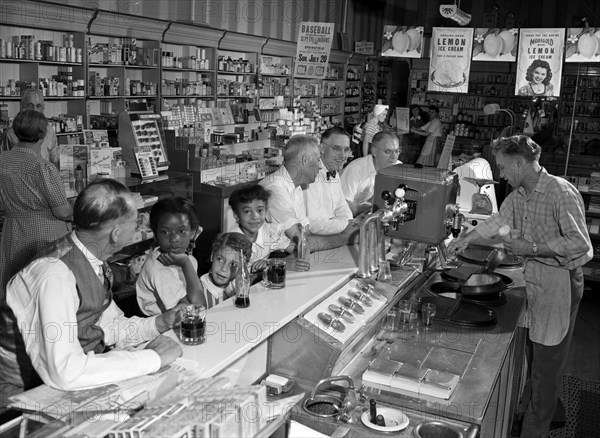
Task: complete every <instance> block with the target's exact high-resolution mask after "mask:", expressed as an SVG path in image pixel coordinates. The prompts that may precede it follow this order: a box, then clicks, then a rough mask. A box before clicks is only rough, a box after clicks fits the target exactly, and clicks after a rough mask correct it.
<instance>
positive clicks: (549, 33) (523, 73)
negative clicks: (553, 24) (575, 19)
mask: <svg viewBox="0 0 600 438" xmlns="http://www.w3.org/2000/svg"><path fill="white" fill-rule="evenodd" d="M564 42H565V29H564V28H563V29H521V33H520V35H519V58H518V61H517V72H516V78H517V82H516V84H515V95H517V96H559V95H560V82H561V77H562V57H563V48H564Z"/></svg>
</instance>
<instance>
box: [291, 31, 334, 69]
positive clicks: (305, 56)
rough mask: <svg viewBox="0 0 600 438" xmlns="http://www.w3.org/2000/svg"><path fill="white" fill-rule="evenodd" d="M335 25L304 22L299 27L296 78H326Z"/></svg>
mask: <svg viewBox="0 0 600 438" xmlns="http://www.w3.org/2000/svg"><path fill="white" fill-rule="evenodd" d="M334 27H335V23H314V22H308V21H303V22H302V23H300V26H298V46H297V49H296V62H295V63H294V64H295V73H294V76H295V77H297V78H324V77H325V73H326V71H327V61H328V60H329V52H330V51H331V42H332V41H333V36H334Z"/></svg>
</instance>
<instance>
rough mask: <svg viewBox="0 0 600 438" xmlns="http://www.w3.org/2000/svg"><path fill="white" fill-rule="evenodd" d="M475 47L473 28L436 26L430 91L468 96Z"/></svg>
mask: <svg viewBox="0 0 600 438" xmlns="http://www.w3.org/2000/svg"><path fill="white" fill-rule="evenodd" d="M472 48H473V29H472V28H470V29H467V28H458V27H434V28H433V32H432V36H431V58H430V62H429V81H428V84H427V89H428V90H429V91H447V92H449V93H467V92H468V90H469V73H470V72H471V50H472Z"/></svg>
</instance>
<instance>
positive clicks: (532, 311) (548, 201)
mask: <svg viewBox="0 0 600 438" xmlns="http://www.w3.org/2000/svg"><path fill="white" fill-rule="evenodd" d="M502 225H508V226H510V228H514V229H518V230H521V232H522V235H523V238H524V239H525V240H528V241H530V242H538V243H540V242H543V243H546V244H547V245H548V246H549V247H550V249H552V250H553V251H554V252H555V253H556V254H557V255H555V256H553V257H541V256H538V257H530V258H528V259H527V260H526V264H525V271H524V274H525V281H526V285H527V286H526V290H527V307H528V309H527V318H528V321H527V326H528V327H529V329H530V334H529V336H530V338H531V340H533V341H535V342H538V343H541V344H544V345H549V346H550V345H556V344H558V343H560V341H561V340H562V339H563V337H564V335H565V334H566V332H567V329H568V327H569V313H570V305H571V296H570V295H571V294H570V292H569V291H570V276H569V271H571V270H573V269H576V268H578V267H581V266H583V265H584V264H585V263H587V262H588V261H589V260H591V258H592V257H593V248H592V243H591V241H590V236H589V234H588V231H587V226H586V222H585V206H584V203H583V199H582V197H581V194H580V193H579V192H578V191H577V189H576V188H575V187H574V186H573V185H572V184H571V183H569V182H568V181H566V180H565V179H563V178H559V177H557V176H554V175H549V174H548V172H546V170H545V169H542V171H541V173H540V178H539V181H538V183H537V185H536V187H535V189H534V190H533V191H532V192H531V193H530V194H529V195H528V194H527V192H526V191H525V189H524V188H523V187H519V188H518V189H517V190H514V191H513V192H512V193H511V194H509V195H508V197H507V198H506V199H505V200H504V202H503V203H502V205H501V206H500V210H499V211H498V213H496V214H495V215H493V216H492V217H490V218H489V219H488V220H486V221H485V222H483V223H481V224H480V225H479V226H478V227H477V232H478V233H479V234H481V235H482V236H483V237H491V236H493V235H494V234H497V232H498V230H499V229H500V227H501V226H502Z"/></svg>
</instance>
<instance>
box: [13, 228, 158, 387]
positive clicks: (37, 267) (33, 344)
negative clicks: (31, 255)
mask: <svg viewBox="0 0 600 438" xmlns="http://www.w3.org/2000/svg"><path fill="white" fill-rule="evenodd" d="M71 238H72V239H73V242H74V243H75V245H76V246H77V247H78V248H79V249H80V250H81V251H82V252H83V254H84V255H85V256H86V258H87V259H88V261H89V262H90V264H91V265H92V268H93V269H94V271H95V272H96V273H97V274H98V276H99V277H101V276H102V261H101V260H99V259H97V258H96V257H94V256H93V255H92V254H91V253H90V252H89V251H88V250H87V249H86V248H85V246H84V245H83V244H82V243H81V242H80V241H79V239H77V236H76V234H75V232H73V233H72V234H71ZM99 281H100V280H99ZM75 285H76V283H75V276H74V275H73V273H72V272H71V270H70V269H69V268H67V265H65V264H64V263H63V262H62V261H61V260H59V259H57V258H53V257H44V258H41V259H38V260H35V261H34V262H32V263H31V264H29V265H28V266H27V267H26V268H25V269H23V270H21V271H20V272H19V273H18V274H16V275H15V276H14V277H13V278H12V280H11V281H10V282H9V284H8V286H7V302H8V305H9V306H10V307H11V308H12V310H13V312H14V314H15V317H16V318H17V323H18V326H19V328H20V331H21V334H22V336H23V340H24V342H25V349H26V351H27V354H28V355H29V357H30V359H31V362H32V364H33V367H34V368H35V370H36V371H37V373H38V374H39V376H40V377H41V378H42V380H43V381H44V383H46V384H47V385H49V386H52V387H54V388H57V389H61V390H67V391H72V390H77V389H84V388H90V387H94V386H101V385H106V384H108V383H113V382H117V381H120V380H124V379H129V378H132V377H137V376H141V375H145V374H148V373H151V372H155V371H157V370H158V369H159V368H160V356H159V355H158V354H157V353H156V352H155V351H153V350H137V351H128V350H125V348H128V347H132V346H135V345H137V344H139V343H141V342H144V341H147V340H149V339H152V338H154V337H156V336H157V335H158V334H159V333H158V330H157V329H156V322H155V318H137V317H132V318H126V317H125V316H124V315H123V312H122V311H121V310H120V309H119V308H118V307H117V305H116V304H115V302H114V301H112V302H111V304H110V305H109V306H108V308H107V309H106V310H105V311H104V313H103V314H102V316H101V317H100V320H99V321H98V324H97V325H98V326H99V327H100V328H101V329H102V330H103V331H104V341H105V343H106V345H107V346H110V345H115V348H114V349H113V350H111V351H109V352H107V353H103V354H94V352H93V351H92V352H90V353H88V354H85V353H84V351H83V349H82V348H81V345H80V344H79V340H78V339H77V316H76V313H77V309H78V308H79V297H78V295H77V289H76V286H75ZM4 353H5V352H3V353H2V354H4ZM7 359H8V360H11V359H12V360H14V357H13V358H10V357H7Z"/></svg>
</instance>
